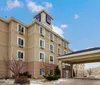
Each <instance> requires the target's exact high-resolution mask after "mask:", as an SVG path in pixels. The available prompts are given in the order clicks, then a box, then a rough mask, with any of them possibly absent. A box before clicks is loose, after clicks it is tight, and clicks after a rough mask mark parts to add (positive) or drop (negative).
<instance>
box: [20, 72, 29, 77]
mask: <svg viewBox="0 0 100 85" xmlns="http://www.w3.org/2000/svg"><path fill="white" fill-rule="evenodd" d="M19 76H24V77H27V78H31V75H30V74H29V73H28V72H27V71H26V72H24V73H19Z"/></svg>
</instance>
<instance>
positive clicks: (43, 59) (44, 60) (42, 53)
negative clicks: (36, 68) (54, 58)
mask: <svg viewBox="0 0 100 85" xmlns="http://www.w3.org/2000/svg"><path fill="white" fill-rule="evenodd" d="M40 53H42V54H44V59H40ZM39 61H40V62H41V61H43V62H45V52H42V51H39Z"/></svg>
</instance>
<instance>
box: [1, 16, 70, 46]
mask: <svg viewBox="0 0 100 85" xmlns="http://www.w3.org/2000/svg"><path fill="white" fill-rule="evenodd" d="M0 20H2V21H4V22H6V23H10V22H11V21H12V20H14V21H15V22H19V23H21V24H22V25H24V26H25V27H30V26H31V25H33V24H34V23H37V24H39V25H41V26H43V27H45V28H46V29H47V28H48V27H47V26H45V25H43V24H41V23H40V22H38V21H36V20H34V21H33V22H31V23H30V24H24V23H23V22H21V21H19V20H17V19H16V18H14V17H11V18H9V19H8V20H6V19H4V18H2V17H0ZM47 30H49V31H51V32H53V33H54V34H55V35H56V36H58V37H60V38H61V39H62V40H64V41H66V42H67V43H68V44H69V43H70V42H69V41H67V40H65V39H64V38H63V37H61V36H60V35H59V34H57V33H56V32H54V31H53V30H51V29H49V28H48V29H47Z"/></svg>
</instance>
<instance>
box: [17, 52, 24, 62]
mask: <svg viewBox="0 0 100 85" xmlns="http://www.w3.org/2000/svg"><path fill="white" fill-rule="evenodd" d="M17 59H18V60H23V59H24V52H23V51H18V52H17Z"/></svg>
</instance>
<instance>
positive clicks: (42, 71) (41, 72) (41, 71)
mask: <svg viewBox="0 0 100 85" xmlns="http://www.w3.org/2000/svg"><path fill="white" fill-rule="evenodd" d="M40 75H41V76H43V75H44V69H43V68H41V69H40Z"/></svg>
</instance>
